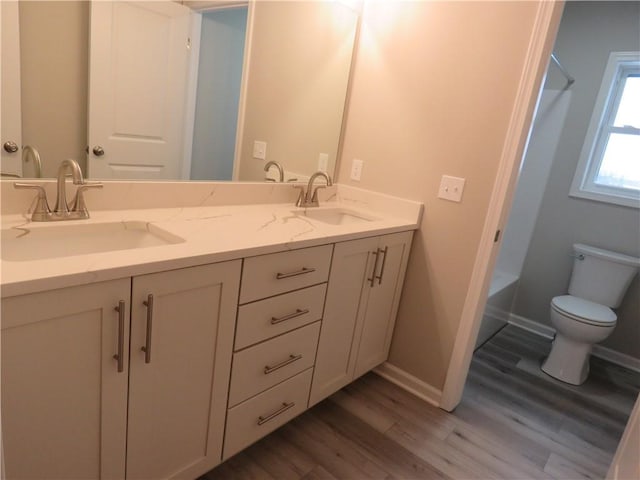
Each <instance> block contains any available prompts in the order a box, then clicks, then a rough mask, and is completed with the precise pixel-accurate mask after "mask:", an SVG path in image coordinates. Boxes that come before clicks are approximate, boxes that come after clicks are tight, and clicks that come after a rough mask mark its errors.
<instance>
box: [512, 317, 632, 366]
mask: <svg viewBox="0 0 640 480" xmlns="http://www.w3.org/2000/svg"><path fill="white" fill-rule="evenodd" d="M509 324H511V325H515V326H516V327H519V328H522V329H524V330H527V331H529V332H532V333H536V334H538V335H540V336H543V337H545V338H553V336H554V335H555V333H556V331H555V329H553V328H552V327H550V326H548V325H542V324H541V323H538V322H536V321H535V320H531V319H529V318H526V317H522V316H520V315H514V314H511V315H509ZM591 354H592V355H593V356H595V357H598V358H602V359H603V360H607V361H608V362H611V363H615V364H616V365H620V366H621V367H625V368H628V369H629V370H633V371H634V372H638V373H640V358H635V357H632V356H630V355H626V354H624V353H620V352H616V351H615V350H612V349H610V348H607V347H604V346H602V345H594V346H593V350H592V351H591Z"/></svg>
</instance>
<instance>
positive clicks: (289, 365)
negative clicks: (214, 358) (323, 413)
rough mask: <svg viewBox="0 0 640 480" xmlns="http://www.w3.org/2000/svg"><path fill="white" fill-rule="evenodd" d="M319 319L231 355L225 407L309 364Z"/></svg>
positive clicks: (318, 330) (260, 390) (235, 403)
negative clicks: (226, 404) (229, 383)
mask: <svg viewBox="0 0 640 480" xmlns="http://www.w3.org/2000/svg"><path fill="white" fill-rule="evenodd" d="M319 333H320V322H315V323H312V324H311V325H307V326H306V327H302V328H299V329H297V330H293V331H292V332H289V333H285V334H284V335H281V336H279V337H276V338H272V339H271V340H267V341H266V342H263V343H260V344H258V345H255V346H253V347H250V348H247V349H245V350H242V351H240V352H237V353H234V354H233V368H232V370H231V385H230V387H229V407H233V406H235V405H237V404H238V403H240V402H242V401H243V400H246V399H247V398H249V397H251V396H253V395H255V394H257V393H260V392H262V391H264V390H266V389H267V388H270V387H272V386H274V385H276V384H277V383H280V382H282V381H283V380H286V379H287V378H289V377H292V376H293V375H295V374H297V373H300V372H301V371H303V370H306V369H307V368H309V367H311V366H313V364H314V363H315V359H316V349H317V347H318V336H319Z"/></svg>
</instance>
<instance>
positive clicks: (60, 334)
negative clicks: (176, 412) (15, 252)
mask: <svg viewBox="0 0 640 480" xmlns="http://www.w3.org/2000/svg"><path fill="white" fill-rule="evenodd" d="M130 291H131V280H130V279H128V278H127V279H120V280H112V281H109V282H102V283H96V284H90V285H83V286H79V287H71V288H64V289H59V290H51V291H47V292H40V293H34V294H30V295H23V296H18V297H10V298H3V299H2V447H3V450H4V452H3V453H4V466H5V467H6V478H33V479H36V478H40V479H45V478H46V479H59V480H70V479H78V480H79V479H85V480H89V479H104V480H106V479H109V480H117V479H122V478H124V474H125V455H126V452H125V447H126V430H127V384H128V374H127V368H128V346H129V295H130ZM121 302H122V303H121ZM120 305H123V308H122V310H120V311H116V309H115V308H116V307H119V306H120ZM120 312H122V313H120ZM120 315H122V316H120ZM121 322H122V323H121ZM119 353H122V359H121V361H120V362H119V361H118V359H117V358H114V355H118V354H119ZM119 367H120V368H119ZM3 478H5V477H4V475H3Z"/></svg>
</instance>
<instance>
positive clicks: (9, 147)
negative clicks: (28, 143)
mask: <svg viewBox="0 0 640 480" xmlns="http://www.w3.org/2000/svg"><path fill="white" fill-rule="evenodd" d="M2 147H3V148H4V151H5V152H7V153H16V152H17V151H18V145H17V144H16V142H12V141H8V142H4V145H2Z"/></svg>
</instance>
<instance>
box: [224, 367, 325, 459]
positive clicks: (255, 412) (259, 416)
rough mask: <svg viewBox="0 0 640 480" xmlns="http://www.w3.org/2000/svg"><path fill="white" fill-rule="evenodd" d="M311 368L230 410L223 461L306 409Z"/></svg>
mask: <svg viewBox="0 0 640 480" xmlns="http://www.w3.org/2000/svg"><path fill="white" fill-rule="evenodd" d="M312 372H313V368H309V369H308V370H305V371H304V372H302V373H299V374H298V375H296V376H295V377H293V378H290V379H289V380H286V381H284V382H282V383H281V384H279V385H276V386H275V387H273V388H270V389H269V390H267V391H266V392H263V393H261V394H260V395H256V396H255V397H253V398H250V399H249V400H247V401H246V402H243V403H241V404H240V405H237V406H236V407H234V408H232V409H230V410H229V411H228V413H227V429H226V433H225V437H224V439H225V440H224V455H223V458H222V459H223V460H226V459H227V458H229V457H231V456H232V455H235V454H236V453H238V452H239V451H240V450H242V449H243V448H245V447H247V446H248V445H251V444H252V443H253V442H255V441H256V440H258V439H260V438H262V437H264V436H265V435H267V434H268V433H271V432H273V431H274V430H275V429H276V428H278V427H280V426H282V425H284V424H285V423H287V422H288V421H289V420H291V419H292V418H294V417H295V416H297V415H299V414H300V413H302V412H304V411H305V410H306V409H307V401H308V398H309V389H310V388H311V375H312Z"/></svg>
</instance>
